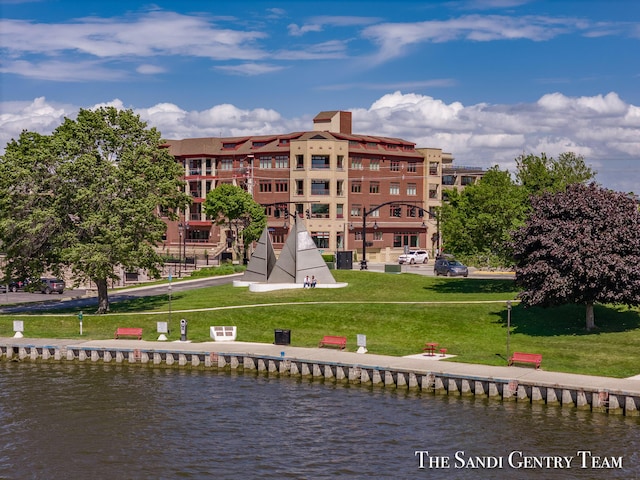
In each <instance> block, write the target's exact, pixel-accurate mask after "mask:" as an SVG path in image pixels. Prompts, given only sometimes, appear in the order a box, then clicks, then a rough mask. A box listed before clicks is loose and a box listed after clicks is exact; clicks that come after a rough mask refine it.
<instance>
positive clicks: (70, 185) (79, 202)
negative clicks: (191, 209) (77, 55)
mask: <svg viewBox="0 0 640 480" xmlns="http://www.w3.org/2000/svg"><path fill="white" fill-rule="evenodd" d="M162 143H163V142H162V140H161V137H160V133H159V132H158V131H157V130H156V129H154V128H147V125H146V123H145V122H142V121H141V120H140V118H139V117H138V116H137V115H135V114H134V113H133V112H132V111H130V110H124V111H122V110H117V109H116V108H113V107H106V108H104V107H103V108H98V109H96V110H84V109H82V110H80V112H79V113H78V116H77V118H76V119H75V120H71V119H68V118H67V119H65V121H64V123H63V124H62V125H61V126H60V127H58V128H57V129H56V130H55V131H54V132H53V133H52V134H51V135H49V136H43V135H39V134H37V133H31V132H23V133H22V134H21V135H20V137H19V139H18V140H12V141H11V142H9V144H8V145H7V147H6V151H5V154H4V155H3V156H2V157H0V240H1V241H2V242H3V249H4V251H5V253H6V254H7V258H8V264H7V269H6V270H7V271H6V272H5V274H6V276H20V277H24V276H30V277H37V276H39V275H41V274H42V273H45V272H51V273H54V274H56V275H61V274H62V273H63V272H68V271H69V270H70V271H71V272H72V274H73V276H74V279H75V280H76V281H77V282H80V281H86V280H91V281H93V282H94V283H95V284H96V287H97V290H98V302H99V305H98V312H99V313H104V312H107V311H108V310H109V300H108V295H107V285H108V280H110V279H113V280H116V279H118V274H117V272H116V267H118V266H122V267H124V268H125V269H127V270H131V269H138V268H142V269H147V270H149V271H150V273H151V274H152V275H157V274H159V267H160V266H161V264H162V262H161V258H160V256H159V255H158V254H157V252H156V250H155V248H154V247H156V245H157V244H159V243H160V242H161V240H162V235H163V234H164V233H165V231H166V224H165V223H164V222H163V221H162V219H161V218H160V215H159V212H160V211H161V212H163V214H164V215H167V216H168V217H169V218H175V217H176V215H175V212H176V211H177V210H178V209H180V208H183V207H185V206H186V205H187V204H188V202H189V198H188V196H187V195H186V194H185V193H184V188H183V182H182V180H181V176H182V175H183V173H184V172H183V171H182V169H181V168H180V166H179V165H178V164H177V163H176V162H175V160H174V158H173V157H172V156H171V155H170V154H169V152H168V151H167V150H166V149H165V148H162V147H161V145H162Z"/></svg>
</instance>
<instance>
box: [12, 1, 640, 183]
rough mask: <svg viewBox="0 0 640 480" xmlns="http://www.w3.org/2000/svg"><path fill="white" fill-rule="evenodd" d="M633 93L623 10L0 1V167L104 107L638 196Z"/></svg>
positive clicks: (620, 5)
mask: <svg viewBox="0 0 640 480" xmlns="http://www.w3.org/2000/svg"><path fill="white" fill-rule="evenodd" d="M639 84H640V2H637V0H602V1H601V0H572V1H563V0H549V1H545V0H450V1H428V0H423V1H403V0H398V1H375V0H374V1H348V0H347V1H336V0H324V1H314V0H298V1H275V0H274V1H265V0H256V1H249V0H246V1H241V0H215V1H214V0H211V1H204V0H175V1H171V0H156V1H155V2H139V1H137V0H126V1H125V0H122V1H119V0H112V1H103V0H100V1H97V0H83V1H76V0H0V153H1V152H3V151H4V148H5V146H6V144H7V142H9V141H10V140H11V139H14V138H18V136H19V134H20V132H21V131H23V130H29V131H36V132H39V133H43V134H49V133H51V132H52V131H53V130H54V129H55V128H56V127H57V126H59V125H60V124H61V123H62V121H63V120H64V118H65V117H66V118H75V116H76V114H77V112H78V110H79V109H80V108H85V109H86V108H95V107H98V106H103V105H113V106H116V107H118V108H127V109H132V110H133V111H135V112H136V113H137V114H139V115H140V117H141V118H142V119H143V120H145V121H146V122H148V124H149V126H153V127H156V128H157V129H158V130H160V132H161V133H162V136H163V137H164V138H167V139H182V138H192V137H211V136H213V137H217V136H241V135H263V134H264V135H267V134H274V133H289V132H296V131H308V130H313V117H315V116H316V115H317V114H318V113H319V112H321V111H325V110H348V111H351V112H352V113H353V133H356V134H365V135H380V136H388V137H398V138H402V139H404V140H409V141H411V142H414V143H416V146H417V147H432V148H441V149H442V150H443V151H445V152H449V153H451V154H452V155H453V157H454V159H455V160H454V164H456V165H461V166H481V167H484V168H491V167H493V166H494V165H498V166H499V167H500V168H501V169H508V170H509V171H511V172H512V173H513V172H514V171H515V165H516V162H515V159H516V158H517V157H518V156H519V155H522V154H535V155H540V154H542V153H545V154H546V155H547V156H552V157H557V156H558V155H559V154H560V153H563V152H574V153H576V154H579V155H582V156H583V157H584V159H585V162H586V163H587V165H589V166H591V167H592V168H593V169H594V170H595V171H596V172H597V176H596V181H597V182H598V183H600V184H601V185H603V186H605V187H607V188H611V189H614V190H618V191H625V192H631V191H633V192H635V193H638V192H639V191H640V187H639V183H640V88H639V87H640V85H639Z"/></svg>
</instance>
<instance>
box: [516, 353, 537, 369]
mask: <svg viewBox="0 0 640 480" xmlns="http://www.w3.org/2000/svg"><path fill="white" fill-rule="evenodd" d="M514 363H533V364H534V365H535V366H536V368H540V364H541V363H542V355H541V354H539V353H523V352H513V354H512V355H511V358H509V365H513V364H514Z"/></svg>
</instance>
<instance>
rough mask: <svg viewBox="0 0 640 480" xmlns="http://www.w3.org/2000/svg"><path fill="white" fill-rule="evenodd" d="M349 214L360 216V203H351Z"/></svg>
mask: <svg viewBox="0 0 640 480" xmlns="http://www.w3.org/2000/svg"><path fill="white" fill-rule="evenodd" d="M351 216H352V217H361V216H362V205H355V204H354V205H351Z"/></svg>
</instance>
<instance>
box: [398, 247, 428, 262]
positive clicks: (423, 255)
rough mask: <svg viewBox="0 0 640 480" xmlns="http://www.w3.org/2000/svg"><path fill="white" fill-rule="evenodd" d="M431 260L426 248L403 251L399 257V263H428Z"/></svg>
mask: <svg viewBox="0 0 640 480" xmlns="http://www.w3.org/2000/svg"><path fill="white" fill-rule="evenodd" d="M428 261H429V252H427V251H426V250H409V253H403V254H402V255H400V256H399V257H398V263H399V264H400V265H402V264H403V263H410V264H412V265H413V264H414V263H427V262H428Z"/></svg>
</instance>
